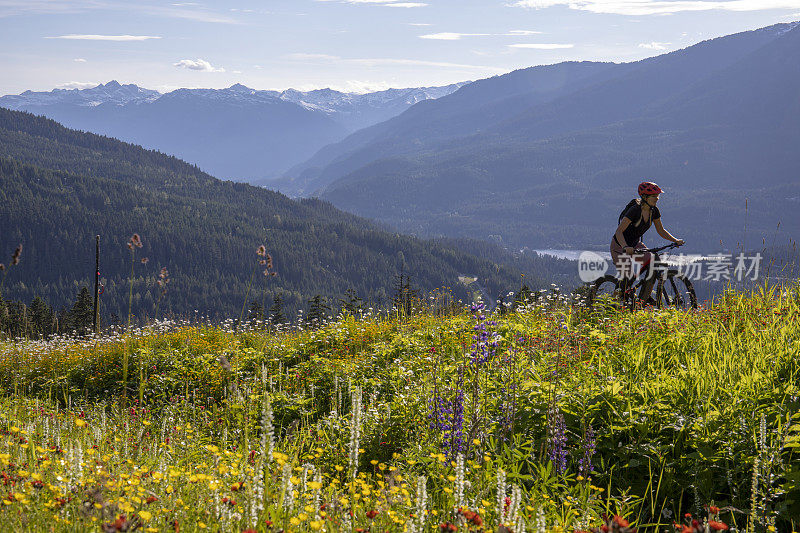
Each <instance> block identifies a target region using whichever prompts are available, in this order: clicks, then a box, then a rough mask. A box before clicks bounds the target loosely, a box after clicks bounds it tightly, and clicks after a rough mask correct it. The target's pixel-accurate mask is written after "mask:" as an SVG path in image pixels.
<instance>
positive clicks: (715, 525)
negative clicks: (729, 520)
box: [708, 520, 728, 531]
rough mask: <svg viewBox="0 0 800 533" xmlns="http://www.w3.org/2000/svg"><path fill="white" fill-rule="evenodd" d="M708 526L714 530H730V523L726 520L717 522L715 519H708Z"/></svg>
mask: <svg viewBox="0 0 800 533" xmlns="http://www.w3.org/2000/svg"><path fill="white" fill-rule="evenodd" d="M708 527H709V528H711V529H713V530H714V531H727V530H728V524H726V523H724V522H716V521H714V520H709V521H708Z"/></svg>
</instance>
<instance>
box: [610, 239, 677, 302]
mask: <svg viewBox="0 0 800 533" xmlns="http://www.w3.org/2000/svg"><path fill="white" fill-rule="evenodd" d="M678 246H679V245H678V244H676V243H674V242H673V243H670V244H667V245H664V246H659V247H658V248H640V249H638V250H635V251H634V255H642V254H646V253H650V254H651V257H650V259H648V260H647V261H645V262H644V263H642V272H641V273H640V274H638V275H637V276H636V277H635V278H633V279H632V280H631V285H630V286H629V287H627V288H626V289H625V292H624V294H622V301H623V302H624V301H625V298H626V296H628V295H629V294H631V293H632V292H635V291H636V289H638V288H639V287H640V286H641V285H642V283H646V282H647V281H648V280H649V279H650V277H651V276H655V270H654V269H650V268H647V267H648V266H649V265H650V264H651V263H652V264H654V265H657V264H658V263H659V262H660V261H661V256H660V255H659V254H658V253H659V252H662V251H664V250H669V249H672V248H677V247H678ZM666 272H667V269H664V270H663V273H662V277H665V276H666Z"/></svg>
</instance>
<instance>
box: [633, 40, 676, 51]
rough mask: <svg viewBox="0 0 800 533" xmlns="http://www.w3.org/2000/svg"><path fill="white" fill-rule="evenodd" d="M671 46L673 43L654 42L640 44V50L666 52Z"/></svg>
mask: <svg viewBox="0 0 800 533" xmlns="http://www.w3.org/2000/svg"><path fill="white" fill-rule="evenodd" d="M671 44H672V43H658V42H656V41H653V42H652V43H639V48H646V49H648V50H666V49H667V47H668V46H669V45H671Z"/></svg>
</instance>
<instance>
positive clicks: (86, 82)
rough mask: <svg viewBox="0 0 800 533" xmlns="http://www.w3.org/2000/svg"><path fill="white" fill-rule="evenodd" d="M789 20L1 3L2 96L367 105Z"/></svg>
mask: <svg viewBox="0 0 800 533" xmlns="http://www.w3.org/2000/svg"><path fill="white" fill-rule="evenodd" d="M796 20H800V0H418V1H417V0H260V1H256V0H227V1H211V0H199V1H197V2H194V1H186V2H185V1H181V0H178V1H153V0H141V1H138V0H137V1H134V2H131V1H115V0H84V1H75V0H58V1H56V0H0V73H2V75H0V94H18V93H20V92H23V91H25V90H35V91H46V90H51V89H54V88H84V87H90V86H94V85H97V84H99V83H106V82H108V81H110V80H112V79H115V80H117V81H119V82H120V83H135V84H137V85H139V86H141V87H146V88H149V89H156V90H159V91H161V92H167V91H170V90H173V89H176V88H179V87H209V88H224V87H229V86H231V85H233V84H235V83H242V84H244V85H246V86H248V87H251V88H254V89H276V90H283V89H287V88H290V87H292V88H295V89H299V90H311V89H317V88H323V87H331V88H334V89H337V90H342V91H349V92H366V91H375V90H382V89H387V88H390V87H420V86H436V85H447V84H450V83H455V82H459V81H466V80H476V79H480V78H487V77H490V76H494V75H497V74H503V73H506V72H510V71H512V70H515V69H519V68H525V67H530V66H534V65H542V64H550V63H557V62H560V61H572V60H577V61H581V60H589V61H614V62H626V61H635V60H639V59H643V58H645V57H650V56H654V55H659V54H662V53H665V52H669V51H673V50H677V49H680V48H685V47H687V46H690V45H692V44H695V43H698V42H700V41H703V40H706V39H711V38H714V37H719V36H722V35H727V34H731V33H736V32H740V31H745V30H751V29H756V28H760V27H764V26H769V25H772V24H776V23H781V22H791V21H796Z"/></svg>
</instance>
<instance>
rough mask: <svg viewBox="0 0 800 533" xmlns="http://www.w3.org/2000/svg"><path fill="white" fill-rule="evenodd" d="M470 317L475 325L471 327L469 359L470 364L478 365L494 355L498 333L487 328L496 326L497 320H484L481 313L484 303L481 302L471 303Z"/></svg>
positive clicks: (484, 316) (484, 317)
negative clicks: (472, 332)
mask: <svg viewBox="0 0 800 533" xmlns="http://www.w3.org/2000/svg"><path fill="white" fill-rule="evenodd" d="M470 309H471V310H472V318H473V319H475V322H476V323H475V325H474V326H473V327H472V329H473V331H474V332H475V334H474V335H473V336H472V340H473V341H474V342H473V344H472V353H471V354H470V359H471V362H472V364H475V365H478V364H483V363H485V362H487V361H488V360H489V359H491V358H492V356H494V351H495V348H497V345H498V340H497V337H498V334H497V332H495V331H492V330H490V329H489V328H491V327H493V326H497V322H495V321H493V320H486V315H484V314H483V309H484V305H483V304H482V303H477V304H472V307H471V308H470Z"/></svg>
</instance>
